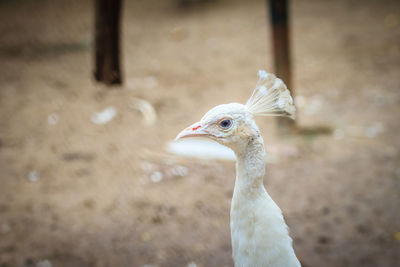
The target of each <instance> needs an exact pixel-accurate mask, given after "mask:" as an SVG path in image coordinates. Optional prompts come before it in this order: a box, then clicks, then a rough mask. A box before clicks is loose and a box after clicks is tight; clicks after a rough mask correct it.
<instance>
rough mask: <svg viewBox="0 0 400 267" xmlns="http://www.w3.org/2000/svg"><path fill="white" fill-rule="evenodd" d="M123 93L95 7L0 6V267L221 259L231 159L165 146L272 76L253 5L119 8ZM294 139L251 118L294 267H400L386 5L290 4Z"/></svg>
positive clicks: (395, 96) (396, 127) (261, 14)
mask: <svg viewBox="0 0 400 267" xmlns="http://www.w3.org/2000/svg"><path fill="white" fill-rule="evenodd" d="M121 10H122V17H121V43H120V45H121V73H122V84H121V85H113V86H107V85H105V84H103V83H99V82H96V81H95V79H94V75H93V73H94V72H95V60H94V59H95V57H94V55H95V53H94V48H93V47H94V40H95V38H94V36H95V34H94V33H95V31H94V30H95V3H94V1H82V0H81V1H79V0H57V1H51V0H35V1H33V0H1V1H0V17H1V23H0V266H1V267H10V266H39V267H50V266H77V267H81V266H82V267H83V266H96V267H97V266H99V267H101V266H147V267H151V266H152V267H156V266H190V267H195V266H198V267H200V266H203V267H206V266H233V262H232V259H231V244H230V230H229V210H230V201H231V198H232V191H233V186H234V177H235V166H234V162H233V161H229V160H214V159H207V158H206V159H193V158H184V157H181V156H177V155H174V154H172V153H169V152H168V151H167V150H166V147H167V145H168V143H169V142H170V141H171V140H173V139H174V138H175V136H176V135H177V133H178V132H180V130H182V129H183V128H185V127H186V126H188V125H190V124H191V123H193V122H196V121H198V120H199V119H200V118H201V117H202V115H203V114H204V113H205V112H206V111H208V110H209V109H210V108H212V107H213V106H215V105H218V104H222V103H229V102H241V103H244V102H245V101H246V100H247V98H248V97H249V96H250V94H251V92H252V90H253V88H254V86H255V83H256V81H257V76H256V74H257V71H258V70H259V69H266V70H267V71H271V72H273V49H272V40H271V27H270V24H269V12H268V5H267V3H266V1H264V0H249V1H239V0H236V1H235V0H215V1H200V0H199V1H177V0H167V1H156V0H147V1H144V0H141V1H139V0H137V1H133V0H132V1H128V0H126V1H124V2H123V4H122V9H121ZM289 10H290V31H291V59H292V73H293V76H292V88H293V89H294V94H295V96H296V97H295V100H296V104H297V107H298V117H297V123H298V125H300V126H301V127H309V128H312V127H317V128H318V127H320V126H323V128H324V129H328V130H327V131H323V132H318V131H303V132H302V133H301V134H294V135H289V136H285V137H282V136H281V135H280V134H279V131H278V130H277V122H276V120H275V119H273V118H258V119H257V123H258V124H259V126H260V128H261V131H262V134H263V136H264V140H265V143H266V149H267V153H268V165H267V175H266V177H265V185H266V188H267V190H268V191H269V193H270V195H271V196H272V198H273V199H274V200H275V201H276V202H277V204H278V205H279V206H280V207H281V209H282V210H283V212H284V216H285V217H286V221H287V223H288V225H289V227H290V229H291V236H292V237H293V239H294V247H295V250H296V253H297V255H298V257H299V259H300V260H301V262H302V263H303V266H307V267H309V266H324V267H331V266H332V267H334V266H335V267H336V266H374V267H376V266H398V264H399V262H400V210H399V205H400V151H399V147H400V146H399V145H400V137H399V131H400V116H399V115H400V114H399V112H400V68H399V66H400V2H399V1H395V0H393V1H389V0H385V1H383V0H363V1H362V0H338V1H323V0H292V1H290V6H289Z"/></svg>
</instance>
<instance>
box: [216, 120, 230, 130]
mask: <svg viewBox="0 0 400 267" xmlns="http://www.w3.org/2000/svg"><path fill="white" fill-rule="evenodd" d="M231 125H232V121H231V120H228V119H226V120H222V121H220V122H219V126H220V127H221V128H222V129H228V128H229V127H231Z"/></svg>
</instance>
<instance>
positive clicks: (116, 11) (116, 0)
mask: <svg viewBox="0 0 400 267" xmlns="http://www.w3.org/2000/svg"><path fill="white" fill-rule="evenodd" d="M121 2H122V0H96V13H95V73H94V77H95V79H96V80H97V81H99V82H104V83H105V84H107V85H113V84H121V83H122V75H121V70H120V59H119V57H120V50H119V48H120V47H119V45H120V44H119V41H120V16H121Z"/></svg>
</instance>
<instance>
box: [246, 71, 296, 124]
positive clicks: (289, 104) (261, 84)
mask: <svg viewBox="0 0 400 267" xmlns="http://www.w3.org/2000/svg"><path fill="white" fill-rule="evenodd" d="M246 107H247V109H248V110H249V111H250V112H251V113H253V115H255V116H286V117H290V118H292V119H294V118H295V115H296V108H295V106H294V104H293V99H292V97H291V96H290V91H289V90H288V89H287V87H286V85H285V84H284V83H283V81H282V80H281V79H279V78H276V76H275V75H274V74H272V73H268V72H266V71H265V70H259V71H258V82H257V85H256V88H255V89H254V92H253V94H252V95H251V97H250V99H249V100H247V103H246Z"/></svg>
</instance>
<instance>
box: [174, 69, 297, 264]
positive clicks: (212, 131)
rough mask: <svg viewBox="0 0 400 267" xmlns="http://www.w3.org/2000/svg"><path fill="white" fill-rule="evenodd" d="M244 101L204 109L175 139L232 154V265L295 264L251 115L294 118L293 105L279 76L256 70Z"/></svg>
mask: <svg viewBox="0 0 400 267" xmlns="http://www.w3.org/2000/svg"><path fill="white" fill-rule="evenodd" d="M258 75H259V81H258V83H257V85H256V89H255V90H254V92H253V94H252V96H251V97H250V99H249V100H248V101H247V103H246V105H242V104H238V103H231V104H224V105H219V106H216V107H214V108H213V109H211V110H210V111H208V112H207V113H206V114H205V115H204V117H203V118H202V119H201V120H200V121H199V122H197V123H195V124H193V125H191V126H190V127H188V128H186V129H185V130H183V131H182V132H181V133H180V134H179V135H178V136H177V139H179V138H185V137H193V136H203V137H208V138H211V139H213V140H215V141H217V142H219V143H220V144H223V145H225V146H227V147H229V148H231V149H232V150H233V151H234V152H235V154H236V182H235V189H234V193H233V198H232V203H231V239H232V256H233V260H234V262H235V266H236V267H264V266H265V267H266V266H268V267H294V266H300V262H299V261H298V259H297V257H296V255H295V253H294V250H293V246H292V239H291V238H290V236H289V233H288V227H287V225H286V223H285V221H284V218H283V216H282V212H281V210H280V209H279V207H278V206H277V205H276V204H275V202H274V201H273V200H272V199H271V197H270V196H269V195H268V193H267V191H266V190H265V187H264V184H263V177H264V173H265V150H264V141H263V139H262V137H261V135H260V131H259V129H258V127H257V125H256V123H255V121H254V116H255V115H261V116H288V117H291V118H294V116H295V107H294V105H293V100H292V97H291V96H290V92H289V90H287V88H286V86H285V84H284V83H283V82H282V80H280V79H278V78H276V77H275V75H273V74H269V73H267V72H265V71H259V73H258Z"/></svg>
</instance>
